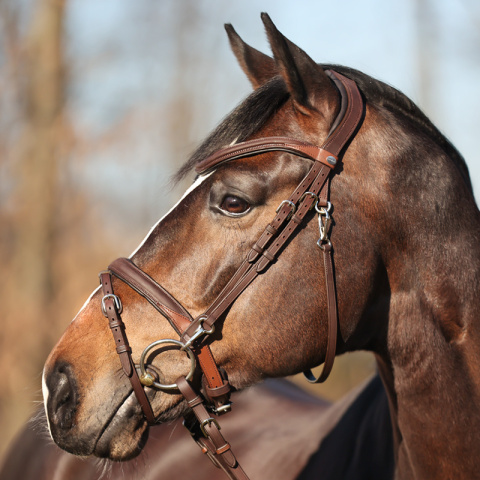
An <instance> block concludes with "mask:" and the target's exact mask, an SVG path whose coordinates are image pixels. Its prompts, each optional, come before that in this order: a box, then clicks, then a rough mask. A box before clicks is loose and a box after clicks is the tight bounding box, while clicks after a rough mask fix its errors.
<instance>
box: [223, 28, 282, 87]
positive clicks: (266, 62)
mask: <svg viewBox="0 0 480 480" xmlns="http://www.w3.org/2000/svg"><path fill="white" fill-rule="evenodd" d="M225 30H226V31H227V35H228V39H229V40H230V46H231V47H232V51H233V53H234V54H235V56H236V57H237V60H238V63H239V64H240V66H241V67H242V70H243V71H244V72H245V75H247V77H248V79H249V80H250V83H251V84H252V85H253V88H254V89H257V88H258V87H261V86H262V85H263V84H264V83H266V82H267V81H268V80H270V79H271V78H272V77H274V76H275V75H278V69H277V65H276V64H275V61H274V60H273V58H271V57H269V56H268V55H265V54H264V53H262V52H259V51H258V50H256V49H255V48H253V47H251V46H250V45H247V44H246V43H245V42H244V41H243V40H242V39H241V38H240V36H239V35H238V33H237V32H236V31H235V29H234V28H233V27H232V25H231V24H229V23H227V24H226V25H225Z"/></svg>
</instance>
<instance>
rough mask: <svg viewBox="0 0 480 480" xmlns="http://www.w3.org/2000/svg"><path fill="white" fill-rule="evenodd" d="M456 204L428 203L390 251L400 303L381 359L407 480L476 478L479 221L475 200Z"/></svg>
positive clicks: (479, 445) (394, 305) (401, 471)
mask: <svg viewBox="0 0 480 480" xmlns="http://www.w3.org/2000/svg"><path fill="white" fill-rule="evenodd" d="M452 200H453V201H452V202H448V205H450V207H451V212H447V214H446V215H439V213H438V202H437V203H435V199H434V198H430V199H425V203H424V205H423V206H424V210H423V211H422V212H415V213H412V214H411V215H410V220H407V221H406V224H407V223H409V225H408V228H403V230H402V231H401V232H400V235H398V242H397V243H396V245H393V244H392V243H390V245H389V247H387V250H388V254H386V257H387V258H389V260H388V261H386V268H387V274H388V280H389V284H390V291H391V302H390V309H389V314H388V332H387V339H386V340H387V341H386V349H385V351H383V352H381V353H380V355H379V357H380V358H381V360H380V365H381V368H380V371H381V374H382V377H383V379H384V384H385V386H386V389H387V391H388V394H389V397H390V406H391V410H392V418H393V420H394V430H395V431H396V436H397V438H396V440H397V445H398V448H397V452H396V455H397V460H398V463H397V465H398V470H397V478H401V479H403V478H437V479H441V478H474V477H475V475H476V474H477V467H478V465H477V459H478V450H479V449H480V321H479V320H478V319H477V317H478V313H477V312H479V311H480V295H479V274H480V242H479V240H480V219H479V213H478V210H477V208H476V206H475V202H474V201H473V197H471V195H470V196H467V197H465V198H464V199H452ZM460 200H462V201H460ZM435 206H436V209H437V211H436V210H435ZM430 207H431V208H432V210H431V212H430V214H429V208H430ZM457 207H458V208H457ZM442 218H443V220H442ZM427 219H428V220H427ZM448 219H450V225H448ZM397 233H398V232H397Z"/></svg>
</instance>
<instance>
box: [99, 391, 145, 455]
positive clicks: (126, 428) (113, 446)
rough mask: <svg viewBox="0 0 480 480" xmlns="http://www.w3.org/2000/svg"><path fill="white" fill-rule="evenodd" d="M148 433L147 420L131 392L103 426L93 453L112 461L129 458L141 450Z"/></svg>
mask: <svg viewBox="0 0 480 480" xmlns="http://www.w3.org/2000/svg"><path fill="white" fill-rule="evenodd" d="M148 433H149V427H148V424H147V421H146V420H145V417H144V416H143V414H142V412H141V410H140V408H139V405H138V402H137V400H136V398H135V395H134V394H133V393H132V394H131V395H130V396H128V397H127V399H126V400H125V402H123V404H122V405H121V406H120V408H119V409H118V410H117V412H116V413H115V415H114V416H113V418H112V419H111V420H110V422H109V423H108V424H107V425H106V426H105V427H104V430H103V432H102V434H101V435H100V437H99V438H98V440H97V443H96V445H95V448H94V451H93V454H94V455H95V456H97V457H101V458H108V459H110V460H114V461H125V460H130V459H132V458H134V457H136V456H137V455H138V454H139V453H140V452H141V451H142V449H143V447H144V446H145V443H146V442H147V439H148Z"/></svg>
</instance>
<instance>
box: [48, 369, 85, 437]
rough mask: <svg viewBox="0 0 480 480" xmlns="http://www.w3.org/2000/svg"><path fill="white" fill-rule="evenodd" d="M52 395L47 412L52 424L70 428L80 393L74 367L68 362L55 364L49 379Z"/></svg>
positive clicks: (66, 428) (64, 428)
mask: <svg viewBox="0 0 480 480" xmlns="http://www.w3.org/2000/svg"><path fill="white" fill-rule="evenodd" d="M46 382H47V386H48V390H49V392H50V395H49V397H48V401H47V412H48V417H49V419H50V423H51V425H53V426H55V427H57V428H60V429H63V430H68V429H70V428H71V427H72V425H73V419H74V417H75V412H76V409H77V404H78V393H77V387H76V382H75V377H74V375H73V369H72V367H71V366H70V365H68V364H66V363H59V364H57V365H56V366H55V368H54V370H53V371H52V373H51V374H50V375H49V376H48V378H47V380H46Z"/></svg>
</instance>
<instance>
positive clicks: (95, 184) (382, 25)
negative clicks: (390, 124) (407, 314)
mask: <svg viewBox="0 0 480 480" xmlns="http://www.w3.org/2000/svg"><path fill="white" fill-rule="evenodd" d="M261 11H266V12H268V13H269V14H270V15H271V17H272V19H273V21H274V22H275V23H276V24H277V26H278V27H279V29H280V30H281V31H282V32H283V33H284V34H285V35H286V36H287V37H289V38H290V39H291V40H293V41H294V42H295V43H297V44H298V45H299V46H301V47H302V48H303V49H304V50H306V51H307V52H308V53H309V54H310V55H311V56H312V57H313V58H314V59H315V60H316V61H318V62H332V63H341V64H345V65H349V66H351V67H355V68H358V69H360V70H363V71H365V72H366V73H369V74H371V75H373V76H375V77H377V78H380V79H381V80H384V81H386V82H387V83H390V84H392V85H394V86H395V87H397V88H399V89H400V90H402V91H403V92H405V93H406V94H407V95H409V96H410V97H411V98H412V99H413V100H414V101H416V102H417V103H418V104H419V105H420V107H421V108H423V109H424V111H425V112H426V113H427V115H429V116H430V117H431V118H432V119H433V121H434V123H436V124H437V126H439V128H440V129H441V130H442V131H443V132H444V133H445V134H446V135H447V137H449V138H450V139H451V140H452V141H453V143H454V144H455V145H456V146H457V148H458V149H459V150H460V151H461V152H462V153H463V155H464V156H465V158H466V160H467V163H468V165H469V167H470V172H471V175H472V178H473V183H474V187H475V189H476V192H477V195H478V192H479V190H478V189H479V188H480V153H479V149H478V146H477V145H476V143H475V142H476V141H477V140H478V139H477V135H478V132H477V130H478V125H479V113H478V112H479V110H480V4H479V3H478V2H477V1H476V0H442V2H438V1H435V0H391V1H389V2H386V1H385V0H363V1H362V2H358V1H357V0H337V1H335V2H331V1H326V0H296V1H295V2H293V1H279V0H270V1H265V0H241V1H239V0H235V1H230V2H218V1H213V0H162V1H156V2H155V1H152V0H136V1H135V2H132V1H129V0H100V1H99V0H64V1H62V0H0V265H1V267H0V268H1V270H0V272H1V273H0V371H1V372H2V375H1V376H0V432H1V433H2V435H1V438H0V457H1V455H2V453H3V452H4V451H5V449H6V447H7V445H8V443H9V442H10V441H11V439H12V437H13V436H14V435H15V433H16V432H17V431H18V430H19V428H21V426H22V425H23V424H24V423H25V421H26V420H27V419H28V418H29V416H30V415H31V414H32V412H33V411H34V410H35V408H37V407H36V404H37V403H38V402H40V401H41V391H40V389H41V371H42V366H43V363H44V361H45V358H46V356H47V355H48V353H49V351H50V350H51V348H52V347H53V345H54V344H55V343H56V341H57V339H58V338H59V336H60V335H61V333H62V332H63V330H64V329H65V328H66V326H67V325H68V324H69V322H70V321H71V319H72V318H73V317H74V315H75V313H76V312H77V311H78V309H79V308H80V307H81V306H82V304H83V303H84V301H85V300H86V298H87V297H88V295H89V294H90V292H91V291H92V290H93V289H94V288H96V286H97V284H98V281H97V272H98V271H99V270H102V269H104V268H105V267H106V266H107V265H108V263H109V262H110V261H111V260H113V259H114V258H117V257H118V256H128V255H129V254H130V252H131V251H133V250H134V248H135V247H136V246H137V245H138V243H139V242H140V241H141V240H142V239H143V237H144V236H145V234H146V233H147V231H148V229H149V228H150V226H151V225H153V224H154V223H155V222H156V220H157V219H158V218H159V217H160V216H162V215H163V214H164V213H165V212H166V211H167V210H168V209H169V207H170V206H171V205H172V204H174V203H175V201H176V200H177V199H178V197H179V196H180V195H181V193H183V190H184V188H185V185H180V186H179V187H178V188H176V189H172V188H171V187H170V185H169V180H170V177H171V175H172V174H173V173H174V172H175V170H176V169H177V168H178V167H179V166H180V165H181V163H182V162H183V161H185V160H186V158H187V156H188V155H189V154H190V153H191V152H192V151H193V150H194V149H195V147H196V145H198V143H199V142H200V140H201V139H202V138H203V137H204V136H205V135H206V134H207V133H208V132H209V131H210V130H211V129H212V128H213V127H214V126H215V125H216V124H217V123H218V122H219V121H220V120H221V118H222V117H223V116H225V115H226V114H227V113H228V112H229V111H230V110H231V109H232V108H233V107H234V106H235V105H236V104H237V103H238V102H240V101H241V99H242V98H243V97H244V96H246V95H247V94H248V93H249V92H250V85H249V83H248V81H247V80H246V79H245V78H244V75H243V74H242V72H241V70H240V68H239V67H238V66H237V64H236V62H235V59H234V57H233V55H232V54H231V53H230V51H229V46H228V41H227V38H226V35H225V33H224V30H223V24H224V23H226V22H231V23H233V24H234V26H235V28H236V29H237V31H238V32H239V33H240V35H241V36H242V37H243V38H244V39H245V40H246V41H247V42H248V43H250V44H251V45H253V46H255V47H256V48H258V49H260V50H262V51H264V52H269V49H268V45H267V42H266V38H265V35H264V32H263V26H262V23H261V21H260V15H259V14H260V12H261ZM459 208H461V205H459ZM409 214H415V212H409ZM373 368H374V364H373V361H372V358H371V356H370V355H368V354H355V355H348V356H344V357H342V358H340V359H339V361H337V364H336V366H335V369H334V374H333V376H332V378H331V379H330V380H329V381H328V382H327V384H326V385H323V386H322V387H318V388H316V389H315V391H317V392H319V393H320V394H322V395H324V396H326V397H328V398H331V399H334V398H338V397H339V396H340V395H342V394H343V393H345V392H346V391H347V390H348V389H350V388H352V386H354V385H355V384H357V383H358V382H360V381H361V380H362V379H363V378H365V376H367V375H369V374H370V373H371V372H372V371H373Z"/></svg>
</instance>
